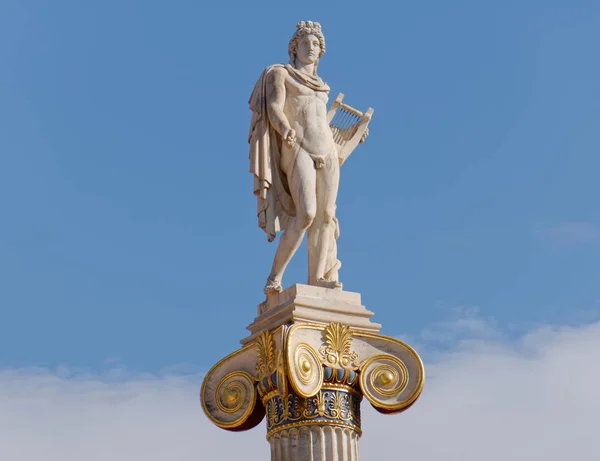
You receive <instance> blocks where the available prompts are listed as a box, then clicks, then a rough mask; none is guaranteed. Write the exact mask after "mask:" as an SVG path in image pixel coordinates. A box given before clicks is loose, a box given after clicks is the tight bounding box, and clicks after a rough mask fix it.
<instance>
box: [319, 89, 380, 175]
mask: <svg viewBox="0 0 600 461" xmlns="http://www.w3.org/2000/svg"><path fill="white" fill-rule="evenodd" d="M343 100H344V93H340V94H339V95H338V97H337V98H335V101H333V104H332V105H331V108H330V109H329V111H328V112H327V123H329V127H330V128H331V131H332V132H333V140H334V141H335V143H336V144H337V145H338V146H339V148H340V150H339V157H340V165H341V164H342V163H344V161H345V160H346V159H347V158H348V156H349V155H350V154H351V153H352V151H353V150H354V149H355V148H356V146H357V145H358V143H359V142H360V141H361V138H362V137H363V135H364V134H365V131H366V130H367V127H368V126H369V122H370V121H371V118H372V117H373V109H372V108H370V107H369V108H368V109H367V111H366V112H365V113H364V114H363V113H362V112H361V111H359V110H356V109H355V108H354V107H350V106H349V105H347V104H344V103H343V102H342V101H343Z"/></svg>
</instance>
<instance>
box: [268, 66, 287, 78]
mask: <svg viewBox="0 0 600 461" xmlns="http://www.w3.org/2000/svg"><path fill="white" fill-rule="evenodd" d="M263 76H264V77H265V78H268V79H269V80H273V79H277V78H285V77H287V76H288V71H287V70H286V68H285V66H284V65H283V64H273V65H272V66H269V67H267V68H266V69H265V70H264V71H263Z"/></svg>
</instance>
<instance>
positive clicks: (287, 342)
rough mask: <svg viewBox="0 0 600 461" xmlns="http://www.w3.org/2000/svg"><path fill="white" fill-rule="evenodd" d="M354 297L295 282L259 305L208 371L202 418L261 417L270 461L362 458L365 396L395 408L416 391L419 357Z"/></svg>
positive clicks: (245, 425) (221, 422) (229, 424)
mask: <svg viewBox="0 0 600 461" xmlns="http://www.w3.org/2000/svg"><path fill="white" fill-rule="evenodd" d="M372 315H373V313H372V312H370V311H368V310H366V308H365V307H364V306H362V305H361V303H360V295H359V294H358V293H349V292H344V291H341V290H330V289H323V288H317V287H311V286H306V285H294V286H292V287H290V288H288V289H287V290H285V291H283V292H281V293H279V294H278V295H273V296H271V297H269V298H268V299H267V301H266V302H265V303H262V304H261V305H259V315H258V317H257V318H256V319H255V321H254V322H253V323H252V324H251V325H250V326H249V327H248V330H250V336H248V337H247V338H245V339H244V340H242V344H243V346H242V347H241V348H240V349H238V350H237V351H235V352H233V353H232V354H230V355H229V356H227V357H225V358H224V359H223V360H221V361H220V362H219V363H217V364H216V365H215V366H214V367H213V368H212V369H211V370H210V371H209V372H208V374H207V375H206V377H205V379H204V383H203V385H202V389H201V391H200V398H201V401H202V406H203V409H204V411H205V413H206V415H207V416H208V417H209V418H210V419H211V421H212V422H213V423H215V424H216V425H217V426H219V427H221V428H223V429H227V430H230V431H241V430H247V429H250V428H252V427H254V426H256V425H257V424H259V423H260V422H261V421H262V420H263V419H265V417H266V425H267V440H268V442H269V444H270V446H271V459H272V461H334V460H336V461H337V460H344V461H358V459H359V450H358V441H359V438H360V436H361V434H362V428H361V420H360V404H361V401H363V400H367V401H368V402H369V403H370V404H371V405H372V406H373V407H374V408H375V409H376V410H378V411H379V412H381V413H384V414H393V413H400V412H402V411H404V410H405V409H407V408H408V407H410V406H411V405H412V404H413V403H414V402H415V400H416V399H417V398H418V397H419V395H420V394H421V391H422V389H423V384H424V380H425V373H424V369H423V364H422V362H421V359H420V357H419V355H418V354H417V353H416V352H415V351H414V349H412V348H411V347H410V346H409V345H408V344H406V343H404V342H402V341H400V340H398V339H396V338H391V337H387V336H383V335H380V334H379V333H378V331H379V328H380V325H378V324H376V323H373V322H371V321H370V318H371V316H372Z"/></svg>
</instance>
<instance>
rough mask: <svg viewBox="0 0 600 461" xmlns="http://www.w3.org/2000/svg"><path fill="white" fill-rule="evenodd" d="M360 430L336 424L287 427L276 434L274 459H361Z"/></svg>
mask: <svg viewBox="0 0 600 461" xmlns="http://www.w3.org/2000/svg"><path fill="white" fill-rule="evenodd" d="M358 440H359V435H358V433H357V432H356V431H353V430H351V429H348V428H343V427H335V426H310V427H301V428H292V429H289V430H283V431H280V432H278V433H277V434H275V435H274V436H272V437H271V438H270V440H269V443H270V444H271V461H358V460H359V453H358Z"/></svg>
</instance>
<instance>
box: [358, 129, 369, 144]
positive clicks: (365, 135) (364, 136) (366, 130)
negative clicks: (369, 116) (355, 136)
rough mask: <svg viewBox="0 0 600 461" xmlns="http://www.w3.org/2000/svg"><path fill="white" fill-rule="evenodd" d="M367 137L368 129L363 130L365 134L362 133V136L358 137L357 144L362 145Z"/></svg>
mask: <svg viewBox="0 0 600 461" xmlns="http://www.w3.org/2000/svg"><path fill="white" fill-rule="evenodd" d="M367 136H369V128H368V127H367V128H365V132H364V133H363V135H362V136H361V137H360V141H358V142H359V144H362V143H363V142H365V140H366V139H367Z"/></svg>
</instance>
